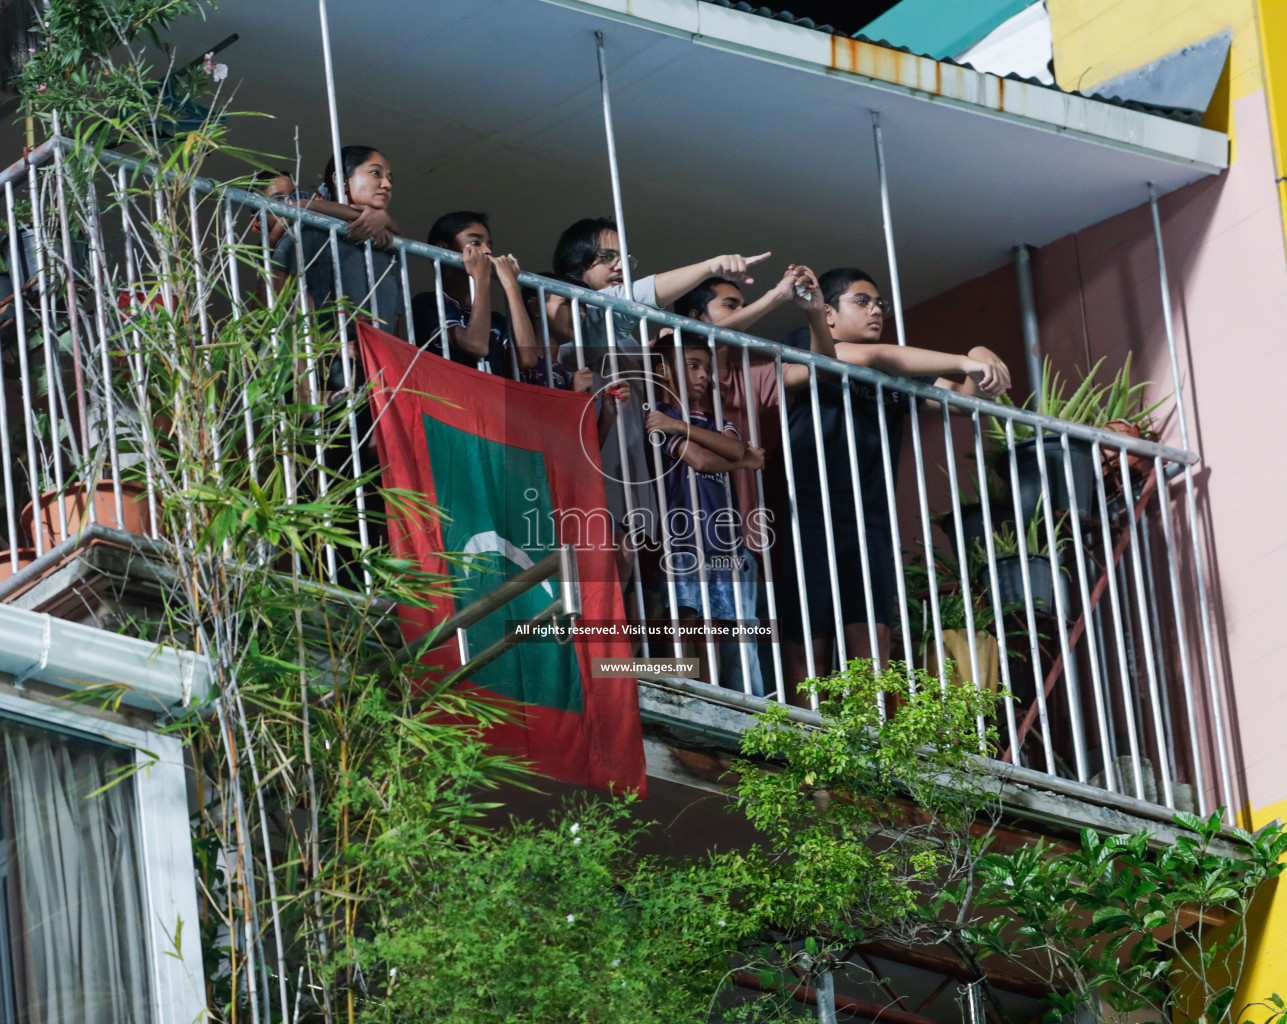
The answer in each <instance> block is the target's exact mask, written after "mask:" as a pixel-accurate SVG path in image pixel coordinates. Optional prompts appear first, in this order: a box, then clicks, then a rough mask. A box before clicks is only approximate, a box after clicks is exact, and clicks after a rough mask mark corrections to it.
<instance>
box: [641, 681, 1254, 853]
mask: <svg viewBox="0 0 1287 1024" xmlns="http://www.w3.org/2000/svg"><path fill="white" fill-rule="evenodd" d="M770 703H772V702H771V701H767V700H765V699H764V698H762V697H752V696H748V695H746V694H742V693H738V692H736V691H734V690H724V689H720V688H718V687H713V686H709V685H707V684H705V683H697V682H693V681H692V680H690V679H640V680H639V711H640V715H641V717H642V718H643V721H644V726H645V730H646V732H648V733H650V734H651V735H650V737H649V740H648V742H646V743H645V754H646V755H647V760H648V773H649V774H650V775H656V776H657V777H659V778H665V779H668V780H669V781H672V782H683V783H684V784H686V785H690V786H693V787H694V788H698V789H704V790H709V791H712V792H714V791H719V790H722V788H723V785H722V783H719V782H718V775H719V773H718V772H717V771H716V770H715V767H714V765H715V764H716V762H719V761H721V760H722V758H721V755H728V754H732V753H735V752H736V751H737V750H738V747H739V741H740V738H741V735H742V733H743V732H745V731H746V729H747V728H749V726H750V724H751V721H752V719H753V717H754V715H755V714H756V713H757V712H759V711H760V710H762V709H763V708H765V707H766V706H768V705H769V704H770ZM789 715H790V717H791V718H792V719H793V720H794V721H797V722H801V723H803V724H805V725H813V726H821V725H822V722H823V720H822V717H821V716H820V715H818V714H817V713H816V712H812V711H803V710H800V709H797V708H792V709H791V711H790V712H789ZM668 741H669V742H668ZM672 743H673V744H675V745H677V746H679V747H685V746H686V747H691V748H694V753H695V756H696V758H697V760H695V759H694V757H693V756H688V755H685V754H683V753H680V752H679V751H678V750H677V749H676V747H674V746H672V745H671V744H672ZM703 756H704V757H706V758H707V759H708V760H709V761H710V762H711V764H710V766H708V767H705V768H704V767H703V765H702V763H701V762H700V759H701V758H702V757H703ZM978 766H979V774H980V776H981V779H980V785H981V787H982V788H983V790H984V791H985V792H987V793H990V794H992V795H994V796H995V797H996V798H997V799H998V800H999V801H1000V804H1001V807H1002V810H1003V812H1004V813H1005V814H1006V815H1007V816H1009V817H1011V818H1014V819H1018V820H1019V821H1022V822H1024V823H1027V824H1029V825H1032V826H1037V827H1039V828H1040V830H1041V831H1042V832H1046V833H1049V834H1052V835H1058V836H1060V837H1063V838H1074V837H1076V836H1077V835H1078V834H1079V833H1080V832H1081V830H1082V829H1084V828H1093V829H1094V830H1095V831H1096V832H1100V833H1106V834H1115V835H1127V834H1130V833H1133V832H1140V831H1148V832H1151V833H1152V834H1153V837H1154V842H1155V843H1157V844H1171V843H1174V842H1175V840H1176V838H1177V837H1179V836H1180V835H1183V834H1188V833H1187V831H1186V830H1185V829H1183V828H1181V827H1180V826H1178V825H1176V824H1175V821H1174V817H1173V816H1174V814H1175V812H1174V811H1173V810H1171V809H1170V808H1167V807H1162V806H1159V805H1157V804H1150V803H1147V802H1146V801H1143V800H1137V799H1135V798H1134V797H1129V796H1124V795H1122V794H1120V793H1110V792H1108V791H1107V790H1103V789H1098V788H1096V787H1094V786H1088V785H1085V784H1084V783H1080V782H1077V781H1076V780H1073V779H1062V778H1059V777H1057V776H1052V775H1046V774H1044V773H1042V772H1038V771H1034V770H1033V769H1031V768H1023V767H1020V766H1018V765H1010V764H1004V763H1002V762H999V761H992V760H988V759H985V758H979V760H978ZM1216 852H1217V853H1220V854H1221V855H1223V856H1230V857H1239V858H1241V857H1244V856H1245V855H1246V851H1245V849H1244V847H1242V846H1241V844H1239V843H1237V842H1235V841H1232V840H1231V841H1228V842H1223V843H1220V844H1219V845H1218V847H1217V849H1216Z"/></svg>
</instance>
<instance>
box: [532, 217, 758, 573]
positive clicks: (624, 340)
mask: <svg viewBox="0 0 1287 1024" xmlns="http://www.w3.org/2000/svg"><path fill="white" fill-rule="evenodd" d="M770 255H772V254H771V253H767V252H766V253H761V254H760V255H759V256H738V255H726V256H716V257H715V258H714V259H710V260H706V261H704V262H702V263H694V264H692V265H690V266H687V267H680V268H679V269H677V270H667V271H663V272H662V273H660V274H654V275H650V276H648V277H643V278H636V279H634V280H633V282H632V284H633V289H632V290H633V294H631V295H627V294H626V287H625V271H624V269H623V267H622V255H621V240H620V237H619V235H618V234H617V225H616V223H615V222H613V221H611V220H608V219H607V218H606V217H588V218H586V219H584V220H579V221H577V222H576V223H575V224H573V225H571V226H570V227H568V229H567V230H566V231H564V232H563V234H562V235H561V236H559V241H558V244H557V245H556V246H555V247H554V270H555V273H557V274H565V275H567V276H568V277H570V278H572V279H573V280H575V281H577V282H579V283H580V284H583V285H584V286H585V287H587V288H592V289H594V290H595V291H598V292H603V293H604V294H606V295H614V296H616V297H618V298H631V299H634V300H635V301H636V302H641V303H644V304H645V305H649V306H656V307H662V306H668V305H670V304H671V303H672V302H674V301H675V300H676V299H678V298H679V297H680V296H681V295H684V294H685V293H686V292H689V291H691V290H692V289H693V288H696V287H697V286H698V285H699V284H701V283H702V282H703V281H705V280H706V279H707V278H709V277H720V278H724V279H726V280H730V281H734V282H737V283H739V284H740V283H745V284H751V283H753V279H752V278H751V277H750V276H749V275H748V271H749V269H750V268H751V267H752V266H754V265H755V264H757V263H760V262H762V261H764V260H766V259H768V258H769V256H770ZM630 263H631V267H632V268H633V267H634V258H633V257H631V258H630ZM612 323H613V332H612V333H613V346H612V347H614V348H615V349H616V351H615V353H611V351H610V347H609V345H608V332H607V317H606V315H605V313H604V310H603V309H601V308H600V307H598V306H593V305H589V304H587V305H586V306H585V322H584V329H583V331H582V340H583V344H582V349H581V351H582V353H583V354H584V357H585V364H586V365H587V366H589V367H590V368H591V369H592V370H594V371H595V377H594V390H595V391H596V392H597V391H599V390H600V389H601V388H602V387H603V386H604V385H605V384H608V383H614V381H612V379H611V377H612V369H613V367H612V363H613V356H614V355H615V362H616V371H617V378H618V381H617V382H620V381H625V382H626V383H628V384H629V386H630V395H629V397H628V399H627V400H625V401H623V402H622V403H621V404H620V405H619V407H618V412H617V415H618V420H619V421H620V423H621V427H620V429H621V430H622V431H623V432H624V436H625V438H626V446H625V459H624V463H623V459H622V451H621V447H622V446H621V445H620V443H619V441H618V439H617V438H616V437H615V436H609V437H608V438H607V440H606V441H605V442H604V444H603V446H602V448H601V451H600V460H601V464H602V467H603V476H604V485H605V490H606V494H607V499H608V510H609V512H610V513H611V515H612V517H613V519H614V521H615V522H616V523H617V525H618V527H619V529H620V530H621V533H622V535H623V536H622V538H621V539H620V548H619V552H620V553H619V559H618V561H619V564H622V565H625V564H626V562H628V561H630V560H632V559H633V550H632V549H633V547H635V546H637V545H636V544H635V541H642V540H643V539H644V538H647V539H648V541H649V542H650V543H655V541H656V540H657V538H658V536H659V534H658V529H657V526H658V506H657V495H656V488H655V486H654V484H653V476H654V471H653V466H652V461H651V458H650V455H649V452H648V450H647V447H646V445H645V442H644V438H645V431H644V429H643V422H644V412H643V410H644V404H645V402H646V401H647V391H646V389H645V387H644V384H643V381H644V378H645V376H646V375H647V373H648V367H647V366H646V365H645V360H644V356H643V346H642V345H641V343H640V340H639V321H638V320H636V319H634V318H633V317H630V316H626V315H624V314H620V313H618V314H615V315H614V316H613V318H612ZM559 359H560V361H561V362H563V363H564V365H566V366H568V367H569V368H571V369H579V368H580V367H579V366H578V365H577V359H578V353H577V349H576V346H575V345H574V344H571V343H568V344H565V345H563V346H562V347H561V348H560V349H559ZM614 433H615V432H614ZM627 483H628V486H629V494H628V495H627ZM631 510H633V518H634V521H632V522H627V519H628V518H630V515H631ZM623 579H624V576H623Z"/></svg>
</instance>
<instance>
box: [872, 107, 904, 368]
mask: <svg viewBox="0 0 1287 1024" xmlns="http://www.w3.org/2000/svg"><path fill="white" fill-rule="evenodd" d="M871 128H872V133H873V135H874V136H875V139H876V173H877V174H878V175H879V177H880V217H881V220H882V221H883V222H884V225H885V252H886V254H887V255H888V257H889V292H890V301H891V302H893V304H894V327H895V329H896V332H897V334H898V344H900V345H906V344H907V337H906V334H905V332H904V330H903V294H902V288H901V287H900V286H899V283H898V256H897V255H896V253H895V252H894V221H893V215H892V214H891V213H890V209H889V177H888V175H887V174H886V171H885V137H884V135H883V133H882V132H881V130H880V111H878V110H873V111H872V112H871Z"/></svg>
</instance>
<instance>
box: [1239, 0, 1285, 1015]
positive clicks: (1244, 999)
mask: <svg viewBox="0 0 1287 1024" xmlns="http://www.w3.org/2000/svg"><path fill="white" fill-rule="evenodd" d="M1269 2H1271V3H1277V2H1280V0H1269ZM1250 817H1251V823H1250V825H1249V826H1248V827H1250V828H1252V829H1258V828H1263V827H1264V826H1265V825H1267V824H1269V822H1271V821H1273V820H1274V819H1275V818H1281V819H1283V820H1287V800H1283V801H1281V802H1279V803H1276V804H1272V805H1270V806H1269V807H1264V808H1261V809H1260V810H1258V811H1254V812H1252V814H1251V816H1250ZM1265 889H1266V890H1267V891H1265V892H1262V893H1261V894H1260V896H1259V897H1258V898H1257V900H1256V902H1255V904H1254V905H1253V906H1252V908H1251V913H1250V914H1248V915H1247V922H1246V924H1247V967H1246V970H1245V973H1244V974H1243V977H1242V985H1241V986H1240V988H1239V990H1238V995H1237V997H1236V998H1235V999H1234V1006H1235V1007H1242V1006H1245V1005H1246V1004H1247V1003H1251V1002H1260V1001H1261V1000H1264V999H1267V998H1269V996H1271V995H1272V994H1274V993H1275V992H1277V993H1278V994H1279V995H1281V996H1283V997H1284V998H1287V874H1285V875H1283V876H1280V877H1279V878H1277V879H1275V880H1274V881H1272V882H1270V883H1269V884H1268V885H1267V886H1265ZM1271 1016H1273V1014H1272V1013H1271V1012H1270V1011H1268V1010H1264V1009H1256V1010H1251V1011H1250V1012H1248V1013H1247V1014H1246V1016H1245V1017H1239V1018H1237V1019H1238V1020H1249V1021H1257V1022H1259V1021H1264V1020H1268V1019H1269V1018H1270V1017H1271Z"/></svg>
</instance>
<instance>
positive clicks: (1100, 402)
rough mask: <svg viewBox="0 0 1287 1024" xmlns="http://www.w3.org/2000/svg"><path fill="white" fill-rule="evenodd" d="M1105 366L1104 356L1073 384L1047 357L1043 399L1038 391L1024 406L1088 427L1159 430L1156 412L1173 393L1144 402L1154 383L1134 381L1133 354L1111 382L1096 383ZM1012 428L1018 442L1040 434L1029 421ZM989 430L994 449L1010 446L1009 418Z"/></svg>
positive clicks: (1004, 400) (1005, 400)
mask: <svg viewBox="0 0 1287 1024" xmlns="http://www.w3.org/2000/svg"><path fill="white" fill-rule="evenodd" d="M1103 365H1104V359H1103V358H1100V359H1099V360H1098V361H1097V362H1096V363H1095V365H1094V366H1092V367H1091V368H1090V370H1089V371H1087V372H1086V373H1085V374H1084V375H1082V376H1081V377H1080V379H1076V378H1074V380H1076V384H1075V386H1073V382H1072V381H1066V380H1065V379H1064V378H1063V376H1062V375H1061V374H1060V373H1059V372H1058V371H1057V370H1054V369H1053V367H1052V365H1051V362H1050V357H1049V356H1047V357H1046V359H1045V362H1044V363H1043V364H1042V374H1041V394H1040V400H1039V401H1038V400H1037V399H1038V396H1037V395H1036V394H1033V395H1029V396H1028V398H1027V399H1026V400H1025V401H1024V403H1023V405H1022V406H1021V408H1024V409H1039V410H1040V411H1041V412H1042V413H1043V414H1044V415H1046V416H1053V417H1054V418H1056V419H1060V420H1064V421H1066V422H1068V423H1077V424H1080V425H1082V426H1087V427H1101V428H1102V427H1105V426H1107V425H1108V424H1109V423H1113V422H1119V423H1127V424H1130V425H1132V426H1134V427H1138V428H1139V429H1140V432H1141V434H1142V435H1144V434H1146V433H1153V432H1155V431H1154V427H1153V419H1152V417H1153V413H1155V412H1156V411H1157V410H1158V409H1159V408H1160V407H1161V406H1162V405H1163V404H1165V403H1166V402H1167V401H1168V400H1169V398H1170V395H1167V396H1165V397H1163V398H1161V399H1159V400H1158V401H1156V402H1154V403H1153V404H1152V405H1145V404H1144V402H1145V399H1144V393H1145V392H1146V391H1147V390H1148V389H1149V388H1151V387H1152V386H1153V385H1152V383H1151V382H1149V381H1141V382H1138V383H1132V381H1131V356H1130V354H1127V356H1126V361H1125V362H1124V363H1123V364H1122V368H1121V369H1120V370H1118V371H1117V373H1116V374H1115V375H1114V376H1113V379H1112V382H1111V383H1109V384H1098V383H1096V378H1097V377H1098V376H1099V371H1100V368H1101V367H1102V366H1103ZM1070 388H1071V390H1069V389H1070ZM997 401H998V402H999V403H1000V404H1002V405H1010V406H1013V405H1014V403H1013V401H1011V400H1010V399H1009V398H1008V397H1007V396H1005V395H1002V396H1001V397H1000V398H998V399H997ZM1012 430H1013V435H1014V440H1015V441H1016V442H1018V441H1026V440H1029V439H1031V438H1033V437H1035V436H1036V431H1035V430H1034V429H1033V428H1032V427H1031V426H1029V425H1028V424H1026V423H1020V422H1018V421H1015V422H1014V424H1013V427H1012ZM986 433H987V436H988V439H989V441H990V442H991V445H992V449H993V451H997V450H1000V451H1005V450H1007V449H1008V447H1009V442H1008V440H1007V437H1006V421H1005V420H1003V419H1000V418H999V417H996V416H993V417H991V418H990V420H989V423H988V426H987V428H986Z"/></svg>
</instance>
